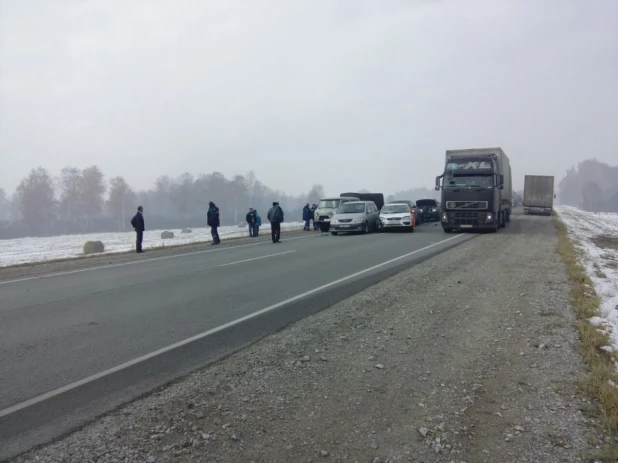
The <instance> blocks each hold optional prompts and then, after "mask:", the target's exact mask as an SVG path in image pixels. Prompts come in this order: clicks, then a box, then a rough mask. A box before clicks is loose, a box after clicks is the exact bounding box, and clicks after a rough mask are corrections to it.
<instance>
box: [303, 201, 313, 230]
mask: <svg viewBox="0 0 618 463" xmlns="http://www.w3.org/2000/svg"><path fill="white" fill-rule="evenodd" d="M303 220H304V221H305V228H303V230H305V231H311V228H310V227H311V207H310V206H309V203H307V204H305V207H303Z"/></svg>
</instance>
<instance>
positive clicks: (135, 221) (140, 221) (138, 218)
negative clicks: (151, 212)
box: [131, 206, 146, 253]
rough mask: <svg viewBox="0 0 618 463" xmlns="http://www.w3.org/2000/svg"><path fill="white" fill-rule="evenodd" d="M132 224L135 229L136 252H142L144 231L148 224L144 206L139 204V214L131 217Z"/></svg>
mask: <svg viewBox="0 0 618 463" xmlns="http://www.w3.org/2000/svg"><path fill="white" fill-rule="evenodd" d="M131 225H132V226H133V228H134V229H135V252H137V253H142V252H144V251H143V250H142V241H143V240H144V231H145V230H146V226H145V224H144V208H143V207H142V206H137V214H135V215H134V216H133V218H132V219H131Z"/></svg>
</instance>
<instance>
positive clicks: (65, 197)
mask: <svg viewBox="0 0 618 463" xmlns="http://www.w3.org/2000/svg"><path fill="white" fill-rule="evenodd" d="M81 183H82V174H81V172H80V170H79V169H77V168H75V167H65V168H64V169H62V171H61V172H60V185H59V187H60V188H59V189H60V213H61V214H62V216H64V217H67V218H69V219H71V220H76V219H77V218H79V216H80V214H81V211H82V205H81V191H80V186H81Z"/></svg>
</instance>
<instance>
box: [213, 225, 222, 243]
mask: <svg viewBox="0 0 618 463" xmlns="http://www.w3.org/2000/svg"><path fill="white" fill-rule="evenodd" d="M210 234H211V235H212V242H213V243H214V244H219V243H220V242H221V240H220V239H219V232H218V231H217V227H210Z"/></svg>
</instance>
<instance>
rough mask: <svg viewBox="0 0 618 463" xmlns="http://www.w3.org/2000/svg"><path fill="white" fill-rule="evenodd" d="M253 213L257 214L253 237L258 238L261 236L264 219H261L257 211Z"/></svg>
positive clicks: (254, 210)
mask: <svg viewBox="0 0 618 463" xmlns="http://www.w3.org/2000/svg"><path fill="white" fill-rule="evenodd" d="M253 212H254V213H255V232H254V233H253V236H255V237H258V236H259V235H260V227H261V226H262V217H260V214H258V211H257V210H256V209H253Z"/></svg>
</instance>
